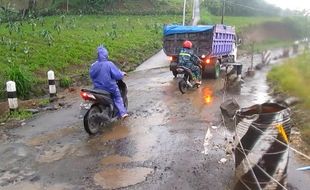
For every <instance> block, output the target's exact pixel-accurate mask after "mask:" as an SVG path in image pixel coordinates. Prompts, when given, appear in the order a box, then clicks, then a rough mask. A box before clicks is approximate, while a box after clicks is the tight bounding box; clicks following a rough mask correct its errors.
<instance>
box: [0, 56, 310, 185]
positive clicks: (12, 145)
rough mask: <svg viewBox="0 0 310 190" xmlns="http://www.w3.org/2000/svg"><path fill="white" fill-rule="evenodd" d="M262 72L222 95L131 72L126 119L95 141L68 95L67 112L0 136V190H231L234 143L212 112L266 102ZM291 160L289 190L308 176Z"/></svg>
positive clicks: (217, 87)
mask: <svg viewBox="0 0 310 190" xmlns="http://www.w3.org/2000/svg"><path fill="white" fill-rule="evenodd" d="M248 60H249V59H248V58H243V59H241V61H242V62H244V63H245V64H247V66H248V63H249V61H248ZM255 60H256V62H259V56H258V57H257V58H256V59H255ZM245 68H246V67H245ZM268 69H269V68H264V69H263V70H261V71H258V72H257V73H256V75H255V76H254V77H253V78H246V79H245V81H246V83H245V84H244V85H243V86H242V87H241V88H240V89H233V90H230V91H228V92H227V94H226V96H224V95H225V93H224V92H225V91H224V90H223V89H224V88H223V86H224V81H223V79H218V80H207V81H204V84H203V85H202V86H201V88H199V89H196V90H192V91H190V92H189V93H187V94H185V95H182V94H181V93H180V92H179V91H178V88H177V79H173V77H172V75H171V73H170V72H169V71H168V70H169V69H168V68H159V69H151V70H142V71H137V72H133V73H131V74H130V76H129V77H128V78H126V82H127V85H128V88H129V111H130V117H129V118H128V119H127V120H126V121H123V122H117V123H115V124H114V125H113V126H111V127H108V128H106V129H105V130H103V131H102V133H101V134H99V135H97V136H94V137H89V136H88V135H87V134H86V133H85V131H84V130H83V126H82V121H81V119H79V104H80V102H81V99H80V98H79V97H78V96H75V97H73V98H72V99H71V100H70V101H69V102H68V104H69V105H71V106H69V107H68V108H66V109H61V110H59V111H55V112H47V113H43V114H40V115H38V116H37V117H36V118H34V119H32V120H30V121H27V122H26V125H24V126H22V127H18V128H15V129H10V130H6V131H5V135H6V138H5V140H3V141H2V144H1V146H0V189H3V190H6V189H12V190H14V189H25V190H28V189H48V190H49V189H51V190H54V189H57V190H59V189H117V188H121V189H141V190H142V189H184V190H185V189H187V190H188V189H231V186H232V183H233V176H234V164H233V163H234V162H233V158H232V156H231V147H232V142H233V140H232V134H231V133H229V132H228V131H227V130H226V129H225V127H224V126H223V125H222V122H221V115H220V110H219V106H220V104H221V103H222V102H223V100H224V99H227V98H229V97H233V98H235V99H236V100H237V101H238V103H239V104H240V105H241V107H245V106H250V105H252V104H254V103H263V102H265V101H267V100H269V99H271V97H270V96H269V93H268V85H267V84H266V80H265V78H266V77H265V76H266V73H267V71H268ZM244 70H246V69H244ZM291 160H292V161H291V162H290V168H289V183H290V184H291V186H292V187H294V188H291V189H299V190H302V189H307V188H306V187H307V186H308V185H310V176H309V173H305V172H297V171H295V170H296V168H297V167H301V166H304V165H303V164H305V163H303V164H301V163H300V162H299V161H298V159H295V157H294V154H293V153H292V154H291ZM308 164H309V161H308Z"/></svg>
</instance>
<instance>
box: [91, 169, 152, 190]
mask: <svg viewBox="0 0 310 190" xmlns="http://www.w3.org/2000/svg"><path fill="white" fill-rule="evenodd" d="M152 171H153V169H150V168H143V167H138V168H133V169H114V168H112V169H105V170H103V171H101V172H99V173H97V174H95V176H94V181H95V183H96V185H99V186H101V187H102V188H103V189H117V188H122V187H128V186H131V185H136V184H138V183H141V182H143V181H145V180H146V178H147V176H148V175H150V174H151V173H152Z"/></svg>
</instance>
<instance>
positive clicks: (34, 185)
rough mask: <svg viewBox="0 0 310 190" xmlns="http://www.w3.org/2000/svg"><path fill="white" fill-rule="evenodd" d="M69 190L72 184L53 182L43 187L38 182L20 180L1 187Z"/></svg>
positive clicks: (23, 189)
mask: <svg viewBox="0 0 310 190" xmlns="http://www.w3.org/2000/svg"><path fill="white" fill-rule="evenodd" d="M21 189H22V190H42V189H44V190H69V189H74V188H73V186H72V185H68V184H53V185H50V186H46V187H43V186H42V185H41V184H39V183H30V182H21V183H17V184H12V185H8V186H6V187H1V190H21Z"/></svg>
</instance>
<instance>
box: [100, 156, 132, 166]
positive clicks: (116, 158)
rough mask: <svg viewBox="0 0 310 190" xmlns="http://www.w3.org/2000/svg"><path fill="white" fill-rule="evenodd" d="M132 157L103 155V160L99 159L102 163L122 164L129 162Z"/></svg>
mask: <svg viewBox="0 0 310 190" xmlns="http://www.w3.org/2000/svg"><path fill="white" fill-rule="evenodd" d="M131 161H132V158H130V157H127V156H120V155H112V156H108V157H105V158H104V159H103V160H101V161H100V163H101V164H102V165H111V164H122V163H128V162H131Z"/></svg>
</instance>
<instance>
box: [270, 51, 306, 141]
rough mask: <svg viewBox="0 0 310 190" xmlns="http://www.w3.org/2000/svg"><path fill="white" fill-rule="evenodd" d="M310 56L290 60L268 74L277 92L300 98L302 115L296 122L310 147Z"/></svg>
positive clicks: (297, 117)
mask: <svg viewBox="0 0 310 190" xmlns="http://www.w3.org/2000/svg"><path fill="white" fill-rule="evenodd" d="M309 63H310V54H309V52H308V53H305V54H303V55H300V56H298V57H297V58H293V59H289V60H288V61H286V62H285V63H284V64H282V65H281V66H277V67H274V68H273V69H272V70H271V71H270V72H269V74H268V80H269V81H271V82H272V83H273V84H274V86H275V90H276V91H278V92H282V93H285V94H287V95H289V96H295V97H299V98H300V99H301V102H302V103H301V104H300V105H299V107H298V110H302V111H298V112H299V113H300V114H296V117H295V122H296V124H297V126H298V127H299V129H300V130H301V134H302V138H303V140H304V141H305V142H307V143H308V145H310V116H309V115H310V111H309V110H310V94H309V92H310V86H309V81H310V64H309Z"/></svg>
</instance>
